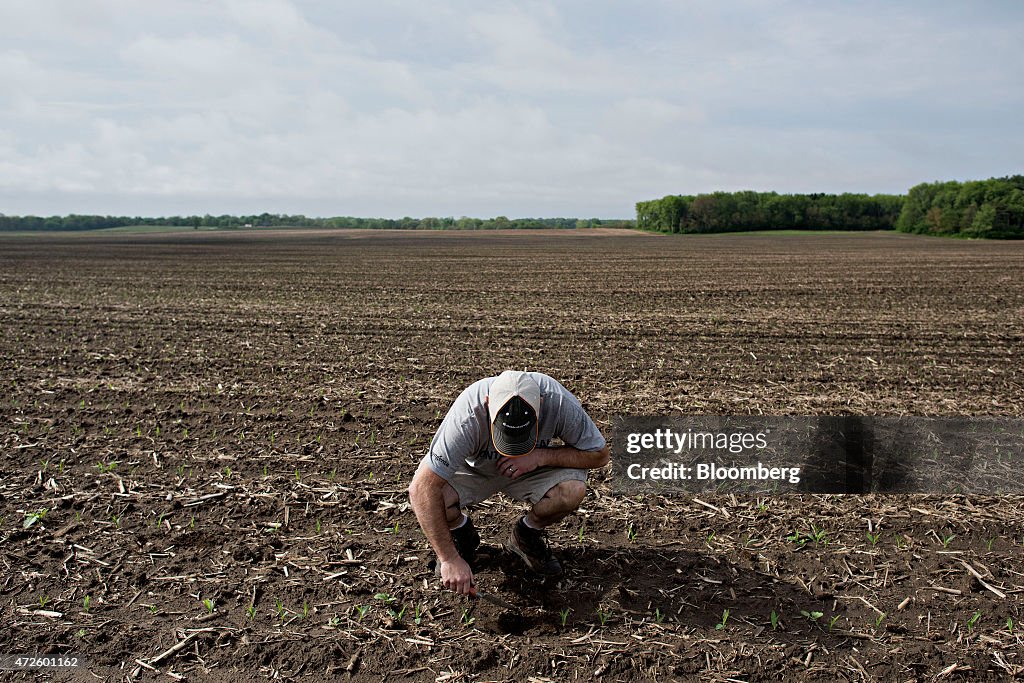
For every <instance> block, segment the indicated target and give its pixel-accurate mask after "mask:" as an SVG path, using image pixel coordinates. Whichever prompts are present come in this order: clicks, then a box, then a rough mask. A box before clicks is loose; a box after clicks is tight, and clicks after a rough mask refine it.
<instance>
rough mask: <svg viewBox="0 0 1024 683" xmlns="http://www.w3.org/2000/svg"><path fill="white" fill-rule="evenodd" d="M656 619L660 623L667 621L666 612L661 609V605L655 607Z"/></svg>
mask: <svg viewBox="0 0 1024 683" xmlns="http://www.w3.org/2000/svg"><path fill="white" fill-rule="evenodd" d="M654 621H655V622H656V623H658V624H660V623H661V622H663V621H665V613H664V612H662V611H661V608H660V607H656V608H655V609H654Z"/></svg>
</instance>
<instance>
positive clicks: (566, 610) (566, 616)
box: [558, 607, 572, 628]
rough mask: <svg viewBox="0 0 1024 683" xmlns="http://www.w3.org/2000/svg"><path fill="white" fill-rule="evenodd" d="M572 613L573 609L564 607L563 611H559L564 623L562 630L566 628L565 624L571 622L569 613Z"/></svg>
mask: <svg viewBox="0 0 1024 683" xmlns="http://www.w3.org/2000/svg"><path fill="white" fill-rule="evenodd" d="M571 611H572V609H571V608H569V607H563V608H562V609H561V610H559V612H558V616H559V618H560V619H561V621H562V628H565V622H566V621H568V620H569V612H571Z"/></svg>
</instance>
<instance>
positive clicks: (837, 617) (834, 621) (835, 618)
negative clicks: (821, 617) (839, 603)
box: [828, 614, 839, 631]
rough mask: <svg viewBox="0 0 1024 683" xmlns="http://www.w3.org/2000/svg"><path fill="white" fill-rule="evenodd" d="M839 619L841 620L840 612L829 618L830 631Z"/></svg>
mask: <svg viewBox="0 0 1024 683" xmlns="http://www.w3.org/2000/svg"><path fill="white" fill-rule="evenodd" d="M837 621H839V615H838V614H837V615H835V616H834V617H832V618H831V619H829V620H828V630H829V631H831V630H832V627H833V626H835V625H836V622H837Z"/></svg>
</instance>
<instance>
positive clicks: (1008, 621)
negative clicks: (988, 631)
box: [1006, 617, 1013, 635]
mask: <svg viewBox="0 0 1024 683" xmlns="http://www.w3.org/2000/svg"><path fill="white" fill-rule="evenodd" d="M1006 630H1007V632H1008V633H1009V634H1010V635H1013V617H1006Z"/></svg>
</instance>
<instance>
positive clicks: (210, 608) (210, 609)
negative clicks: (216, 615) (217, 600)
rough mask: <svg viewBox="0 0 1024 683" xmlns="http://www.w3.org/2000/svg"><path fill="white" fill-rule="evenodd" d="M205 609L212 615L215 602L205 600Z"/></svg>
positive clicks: (208, 599)
mask: <svg viewBox="0 0 1024 683" xmlns="http://www.w3.org/2000/svg"><path fill="white" fill-rule="evenodd" d="M203 607H205V608H206V611H207V612H210V613H211V614H212V613H213V607H214V605H213V600H211V599H210V598H206V599H205V600H203Z"/></svg>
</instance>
